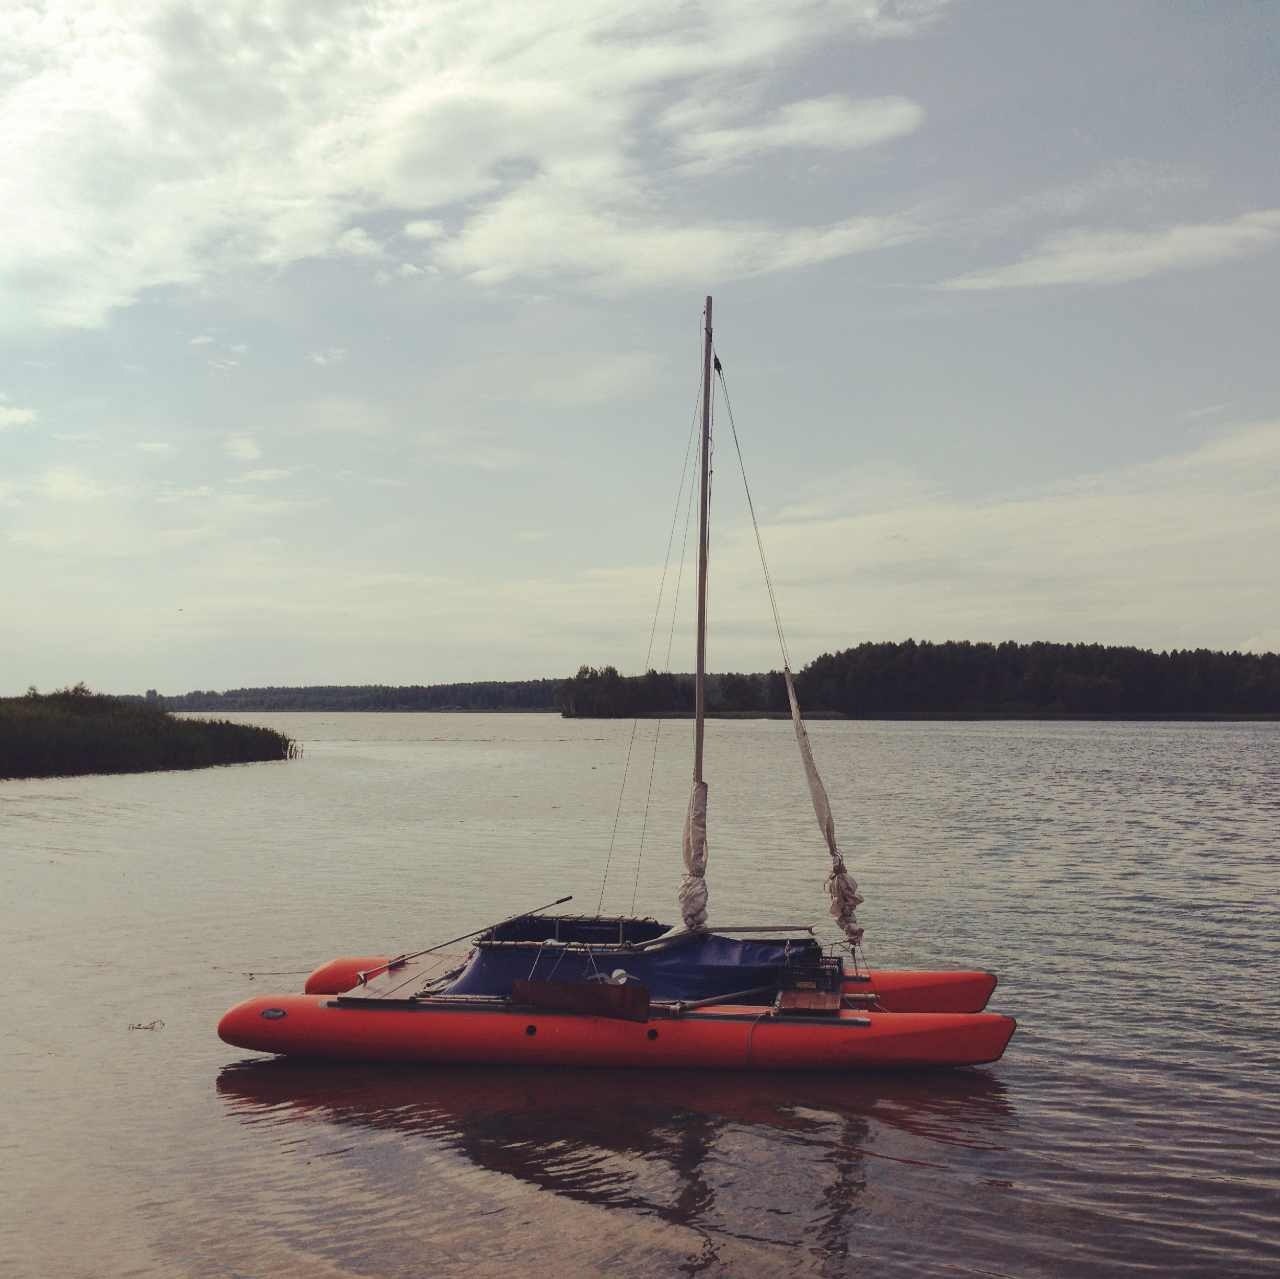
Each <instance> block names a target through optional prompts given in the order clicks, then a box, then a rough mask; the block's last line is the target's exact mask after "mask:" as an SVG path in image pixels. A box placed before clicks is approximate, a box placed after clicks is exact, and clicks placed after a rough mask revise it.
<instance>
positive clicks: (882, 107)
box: [679, 93, 924, 170]
mask: <svg viewBox="0 0 1280 1279" xmlns="http://www.w3.org/2000/svg"><path fill="white" fill-rule="evenodd" d="M923 122H924V110H923V108H922V107H920V106H919V105H918V104H916V103H915V102H912V101H910V100H909V99H907V98H893V97H891V98H867V99H864V100H862V101H854V100H852V99H850V98H847V97H845V96H844V95H843V94H838V93H833V94H829V95H828V96H826V97H822V98H809V99H806V100H805V101H803V102H792V103H788V104H787V105H786V106H784V107H782V108H781V109H780V110H778V111H777V112H775V113H774V115H773V116H771V117H769V118H766V119H763V120H759V121H757V122H756V123H753V124H744V125H735V126H733V127H719V128H703V129H693V130H687V131H683V132H681V133H680V135H679V146H680V148H681V149H682V150H683V151H684V152H685V153H686V154H688V155H689V156H691V157H692V158H693V159H694V160H695V161H697V162H698V167H699V168H701V169H703V170H711V169H715V168H719V167H722V166H724V165H728V164H732V163H734V162H736V161H741V160H745V159H747V158H749V157H751V156H754V155H759V154H760V153H762V152H765V151H776V150H789V149H799V148H804V149H810V150H827V151H851V150H855V149H857V148H859V147H869V146H874V145H876V144H877V143H880V142H887V141H890V140H891V139H893V138H900V137H903V136H905V135H906V134H909V133H914V132H915V130H917V129H918V128H919V127H920V125H921V124H922V123H923Z"/></svg>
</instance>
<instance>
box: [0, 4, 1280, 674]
mask: <svg viewBox="0 0 1280 1279" xmlns="http://www.w3.org/2000/svg"><path fill="white" fill-rule="evenodd" d="M3 23H4V27H5V33H4V37H3V40H0V95H2V96H0V156H3V161H2V162H0V588H2V592H0V691H3V692H10V693H11V692H20V691H21V690H22V689H23V688H25V687H26V686H27V685H28V684H32V683H34V684H36V685H38V686H40V687H41V688H49V687H53V686H57V685H61V684H65V683H68V682H74V681H76V680H80V679H84V680H86V681H88V682H89V683H90V684H91V685H92V686H94V687H98V688H103V689H108V690H114V691H132V690H141V689H144V688H148V687H156V688H159V689H161V690H162V691H167V692H177V691H183V690H186V689H190V688H196V687H199V688H215V687H216V688H224V687H230V686H235V685H241V684H261V683H275V684H300V683H373V682H392V683H410V682H414V683H430V682H438V681H444V680H454V679H472V678H477V679H479V678H486V677H490V678H501V677H520V676H537V675H561V674H566V673H569V672H571V671H572V670H573V669H575V668H576V667H577V666H578V665H579V664H580V663H582V662H592V663H606V662H611V663H614V664H616V665H618V666H619V667H620V668H622V669H624V670H636V669H639V668H640V667H641V664H642V662H643V660H644V656H645V650H646V645H647V643H648V639H649V633H650V626H651V621H652V615H653V608H654V601H655V598H656V594H657V589H658V582H659V575H660V572H661V567H662V562H663V553H664V550H665V547H666V541H667V535H668V531H669V529H670V528H671V520H672V511H673V503H674V501H675V498H676V490H677V484H678V483H679V480H680V466H681V459H682V457H683V455H684V449H685V443H686V439H687V435H688V430H689V424H690V420H691V414H692V411H693V407H694V401H695V397H696V392H697V380H698V361H699V350H698V326H699V321H700V311H701V308H702V299H703V296H704V294H705V293H707V292H711V293H713V294H714V295H715V314H716V319H717V324H716V337H717V349H718V351H719V354H720V356H721V359H722V360H723V361H724V367H725V372H726V375H727V377H728V379H729V388H730V391H731V393H732V396H733V406H734V411H735V413H736V415H737V421H738V427H739V431H740V434H741V438H742V445H743V449H744V451H745V453H746V456H747V462H748V467H749V474H750V478H751V480H752V487H753V493H754V496H755V499H756V505H757V509H758V512H759V514H760V516H761V520H762V524H763V532H764V537H765V542H766V546H767V548H768V551H769V554H770V559H771V567H772V569H773V571H774V575H775V578H776V581H777V586H778V592H779V597H780V603H781V606H782V610H783V617H784V621H785V623H786V625H787V628H788V639H789V641H790V646H791V649H792V653H793V656H794V658H795V660H796V662H797V663H798V664H802V663H803V662H805V661H807V660H809V659H810V658H812V657H813V656H815V655H817V654H818V653H820V652H823V651H829V650H834V649H838V648H844V647H847V646H849V645H851V644H855V643H857V642H859V641H861V640H865V639H902V638H906V637H907V636H914V637H916V638H917V639H920V638H927V639H933V640H945V639H990V640H1001V639H1006V638H1012V639H1019V640H1031V639H1051V640H1063V641H1065V640H1085V641H1094V640H1096V641H1103V642H1108V643H1131V644H1138V645H1143V646H1150V647H1155V648H1165V647H1173V646H1177V647H1186V646H1199V645H1204V646H1211V647H1215V648H1252V649H1277V648H1280V591H1278V590H1277V576H1278V571H1277V564H1278V563H1280V357H1278V355H1277V342H1276V331H1277V325H1276V318H1275V310H1276V301H1277V297H1278V296H1280V287H1278V286H1280V167H1278V163H1277V133H1276V129H1277V121H1280V73H1278V72H1277V67H1278V66H1280V6H1277V5H1275V4H1271V3H1265V2H1263V0H1200V2H1193V0H1151V2H1149V3H1146V2H1143V0H1123V2H1121V3H1117V2H1116V0H1098V2H1091V0H1072V2H1071V3H1066V2H1065V0H1060V2H1059V0H1055V2H1052V3H1051V2H1049V0H1007V2H999V0H955V2H954V3H948V2H947V0H897V2H896V3H895V2H893V0H883V2H876V0H849V2H848V3H831V2H824V0H801V2H798V3H790V2H789V0H746V2H740V3H730V2H728V0H720V2H719V3H716V4H710V3H707V4H701V3H678V4H668V3H658V2H656V0H648V2H647V3H643V4H633V5H628V4H624V3H616V2H612V3H611V2H609V0H575V2H573V3H569V2H568V0H560V2H559V3H556V4H530V3H514V2H513V0H508V3H501V4H498V3H484V2H482V0H474V2H473V0H455V2H453V3H439V4H433V3H425V2H424V0H408V2H405V3H400V2H399V0H380V2H379V3H369V4H358V3H323V2H322V0H252V2H251V3H234V2H221V3H214V4H208V3H204V4H199V5H196V4H171V3H150V2H149V0H128V3H125V2H124V0H95V2H94V3H91V4H90V3H86V4H58V3H48V4H23V3H21V0H18V2H17V3H15V2H14V0H9V3H7V4H5V5H4V16H3ZM726 426H727V418H726V417H725V415H724V413H723V410H721V411H720V414H719V418H718V427H719V428H720V430H721V432H722V433H721V434H720V436H719V443H718V451H717V477H716V489H715V516H716V523H715V529H714V547H713V562H712V575H713V577H712V601H711V603H712V632H711V641H710V661H711V665H712V667H713V668H714V669H722V670H723V669H749V670H750V669H765V668H768V667H770V666H776V665H777V661H778V659H777V652H776V647H775V640H774V638H773V632H772V627H771V624H770V621H769V614H768V603H767V599H766V597H765V595H764V593H763V590H762V587H761V585H760V576H759V568H758V565H757V563H756V561H755V558H754V545H753V543H752V541H751V538H750V530H749V526H748V525H746V524H744V520H745V509H744V504H743V501H742V498H741V484H740V481H739V480H738V478H737V474H736V469H735V463H734V460H733V457H734V455H733V449H732V444H731V441H730V439H729V437H728V434H727V431H726V430H725V429H724V428H725V427H726ZM679 540H680V538H679V533H678V531H677V537H676V542H677V544H678V543H679ZM673 579H674V569H673V572H672V575H671V577H670V578H669V579H668V598H669V597H670V590H671V585H672V581H673ZM688 588H689V577H688V576H686V577H685V579H684V582H683V585H682V588H681V589H682V597H681V604H682V608H681V615H680V619H679V625H678V626H677V629H676V633H675V644H676V648H675V653H674V656H673V658H672V665H673V667H675V668H676V669H689V668H690V667H691V665H692V647H691V641H690V640H689V638H688V633H687V625H686V622H687V618H688V615H689V612H690V610H689V609H688V608H687V607H683V606H685V605H687V604H688V603H689V602H690V601H689V589H688ZM668 628H669V621H667V620H665V619H664V620H663V621H662V623H661V624H660V625H659V627H658V639H657V641H656V644H655V648H656V650H657V651H656V654H655V657H654V659H653V660H654V662H655V664H657V665H659V666H661V665H662V664H663V663H664V660H665V649H666V642H665V639H664V636H665V635H666V634H667V632H668Z"/></svg>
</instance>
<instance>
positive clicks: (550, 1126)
mask: <svg viewBox="0 0 1280 1279" xmlns="http://www.w3.org/2000/svg"><path fill="white" fill-rule="evenodd" d="M217 1089H218V1093H219V1094H220V1096H221V1097H222V1099H223V1100H224V1101H225V1102H226V1103H227V1107H228V1111H229V1113H230V1114H231V1115H233V1116H235V1117H236V1118H238V1119H240V1120H241V1121H242V1122H244V1123H249V1124H255V1125H263V1124H270V1125H279V1126H280V1138H281V1144H282V1145H284V1146H286V1147H287V1148H288V1151H289V1154H290V1157H291V1158H295V1159H296V1156H297V1154H298V1152H299V1146H300V1144H301V1145H302V1147H303V1148H304V1149H305V1146H306V1144H307V1143H306V1140H305V1137H304V1136H303V1135H302V1134H300V1133H299V1129H298V1124H299V1121H303V1122H307V1123H310V1124H314V1125H315V1127H316V1129H319V1130H322V1131H323V1133H324V1139H323V1140H320V1141H317V1142H316V1143H315V1144H316V1145H317V1146H320V1145H326V1146H333V1145H336V1146H337V1147H338V1149H337V1150H336V1151H328V1150H323V1149H316V1150H315V1151H314V1152H313V1154H314V1155H318V1154H329V1153H336V1154H338V1155H340V1156H341V1157H342V1159H343V1160H344V1162H345V1164H346V1166H347V1172H348V1173H351V1172H353V1171H357V1172H362V1173H366V1174H370V1173H371V1174H374V1178H375V1180H374V1181H373V1182H371V1183H370V1182H366V1181H365V1178H364V1177H363V1176H361V1177H360V1179H359V1180H360V1185H359V1186H357V1185H353V1184H351V1182H350V1181H348V1182H347V1185H346V1193H347V1195H348V1198H347V1206H348V1207H350V1206H351V1205H352V1203H353V1202H358V1201H359V1199H360V1190H361V1189H368V1190H370V1193H371V1200H370V1202H369V1204H368V1205H367V1206H368V1207H369V1209H370V1210H371V1212H372V1216H373V1217H374V1218H378V1217H380V1216H381V1215H382V1213H381V1211H380V1209H389V1210H393V1209H394V1208H395V1207H396V1205H395V1204H394V1203H392V1202H388V1196H389V1197H390V1198H391V1199H393V1200H394V1199H397V1198H398V1199H401V1200H402V1201H403V1203H402V1204H401V1205H400V1206H401V1207H403V1208H404V1209H405V1210H406V1211H412V1213H413V1214H414V1216H415V1217H416V1219H417V1222H418V1227H419V1229H423V1228H425V1226H426V1223H427V1219H428V1216H429V1214H431V1213H433V1212H435V1213H437V1214H439V1231H440V1233H439V1235H437V1236H436V1237H434V1238H433V1240H432V1242H433V1243H434V1244H435V1245H436V1246H443V1247H444V1250H445V1251H444V1253H443V1254H442V1255H441V1256H440V1260H441V1261H442V1262H443V1261H444V1260H445V1259H446V1258H447V1255H448V1240H449V1236H450V1232H451V1230H452V1228H453V1227H452V1225H451V1224H450V1223H449V1222H448V1221H447V1220H446V1218H447V1217H448V1215H449V1213H450V1212H455V1211H456V1212H466V1211H467V1210H468V1209H467V1207H466V1206H464V1205H465V1204H470V1206H471V1209H472V1210H473V1211H483V1210H484V1204H483V1202H482V1201H481V1199H477V1198H476V1197H475V1195H474V1191H475V1189H476V1174H477V1173H483V1174H484V1178H485V1180H486V1182H487V1183H489V1184H487V1185H486V1189H487V1190H488V1191H489V1192H490V1193H495V1192H496V1194H497V1195H498V1198H499V1199H501V1198H502V1191H501V1189H500V1188H496V1187H495V1185H494V1184H493V1183H495V1182H496V1183H498V1185H499V1187H500V1185H501V1184H506V1185H510V1183H509V1182H508V1183H503V1181H502V1179H504V1178H514V1179H515V1180H516V1181H517V1182H519V1183H521V1184H523V1185H524V1186H526V1187H534V1188H536V1189H537V1190H539V1191H542V1192H550V1193H551V1194H553V1195H555V1196H557V1197H558V1198H561V1199H564V1200H569V1201H573V1202H575V1203H577V1204H587V1205H592V1206H593V1207H607V1208H610V1209H621V1210H623V1214H624V1215H628V1214H629V1215H631V1216H633V1217H635V1218H637V1219H648V1220H650V1221H652V1220H653V1219H655V1218H656V1219H657V1220H658V1221H659V1222H662V1223H665V1225H666V1226H667V1227H672V1226H678V1227H684V1228H686V1229H687V1230H689V1231H692V1232H693V1236H692V1238H693V1240H694V1244H695V1251H696V1249H697V1240H698V1238H699V1237H700V1239H701V1241H702V1242H701V1245H700V1247H701V1251H702V1252H703V1253H705V1254H706V1255H707V1256H710V1257H714V1259H715V1260H716V1261H718V1262H720V1263H721V1264H724V1263H725V1262H726V1261H727V1260H728V1259H727V1258H725V1257H724V1256H723V1255H722V1249H723V1248H724V1247H726V1246H728V1247H730V1248H731V1249H732V1247H733V1246H734V1244H735V1242H736V1243H738V1244H744V1245H745V1246H746V1247H747V1249H748V1252H747V1254H746V1255H747V1257H755V1259H756V1260H759V1261H764V1260H768V1259H770V1258H772V1257H773V1255H774V1254H773V1252H772V1251H771V1248H772V1246H782V1247H784V1248H786V1249H787V1250H788V1253H790V1252H791V1250H793V1249H795V1248H796V1247H797V1245H799V1246H800V1247H802V1248H803V1250H804V1255H805V1256H807V1257H808V1258H809V1262H810V1264H812V1262H813V1259H814V1258H815V1257H822V1258H829V1259H832V1260H838V1259H839V1258H840V1257H843V1256H846V1255H851V1254H852V1253H854V1249H855V1245H856V1239H855V1234H856V1226H857V1223H858V1222H859V1221H863V1220H865V1219H866V1216H867V1212H866V1208H865V1205H864V1195H865V1193H866V1192H867V1189H868V1186H869V1185H871V1186H873V1187H874V1189H875V1192H876V1193H875V1194H874V1195H873V1196H872V1198H873V1199H874V1200H875V1205H876V1206H875V1207H874V1208H873V1210H872V1215H873V1216H874V1215H876V1214H878V1213H881V1212H888V1213H889V1214H890V1215H892V1214H893V1212H894V1208H893V1205H894V1204H897V1203H898V1202H900V1198H899V1195H898V1194H895V1193H894V1188H895V1185H896V1187H897V1189H898V1190H899V1191H905V1190H906V1187H905V1186H904V1185H903V1184H902V1182H903V1181H904V1180H906V1179H909V1180H910V1181H911V1183H912V1184H911V1187H910V1195H911V1196H912V1197H918V1195H919V1194H920V1191H921V1189H922V1187H921V1185H920V1184H918V1183H919V1182H920V1180H921V1178H926V1179H927V1178H934V1179H938V1180H939V1183H940V1184H939V1186H938V1193H939V1195H946V1196H947V1197H951V1196H953V1195H954V1191H955V1185H954V1182H953V1180H952V1177H953V1174H954V1173H955V1171H956V1169H957V1165H959V1166H961V1167H962V1168H965V1169H968V1170H969V1171H974V1170H973V1169H972V1168H971V1167H970V1165H972V1164H973V1163H974V1162H977V1163H978V1164H981V1163H982V1162H983V1161H984V1158H985V1159H986V1160H989V1159H990V1158H991V1152H992V1151H993V1150H999V1149H1000V1147H1001V1146H1002V1144H1003V1143H1002V1140H1001V1134H1002V1131H1003V1130H1004V1129H1005V1128H1006V1127H1007V1126H1008V1124H1009V1123H1010V1122H1011V1111H1010V1106H1009V1103H1008V1101H1007V1099H1006V1095H1005V1090H1004V1088H1003V1086H1002V1085H1001V1083H1000V1082H999V1081H998V1080H997V1079H995V1078H993V1077H992V1076H990V1075H988V1074H986V1073H985V1072H982V1071H979V1070H972V1071H968V1070H960V1071H950V1072H944V1073H940V1072H929V1073H919V1074H914V1073H902V1072H899V1073H896V1074H892V1075H890V1074H860V1075H858V1076H856V1077H855V1078H852V1079H851V1078H850V1077H849V1076H848V1075H840V1076H835V1075H823V1074H816V1075H804V1076H800V1077H797V1076H796V1075H795V1074H785V1075H784V1074H778V1075H770V1074H761V1075H754V1076H745V1075H733V1074H721V1075H717V1076H715V1077H714V1078H708V1076H707V1075H706V1074H705V1073H703V1072H696V1071H689V1072H676V1071H670V1072H643V1071H577V1070H565V1069H553V1070H511V1069H505V1068H478V1069H461V1068H457V1069H454V1068H438V1069H430V1070H423V1069H405V1068H388V1067H376V1066H356V1067H353V1066H350V1065H344V1066H333V1065H324V1064H321V1063H306V1062H299V1061H292V1060H271V1061H252V1062H246V1063H243V1064H240V1065H236V1066H231V1067H228V1068H226V1069H224V1070H223V1071H222V1073H221V1074H220V1075H219V1076H218V1081H217ZM335 1125H336V1126H337V1127H338V1128H339V1129H341V1133H340V1137H339V1140H338V1141H337V1142H336V1143H335V1142H334V1140H333V1138H334V1133H333V1126H335ZM360 1131H362V1132H363V1134H364V1138H361V1137H359V1136H357V1139H356V1141H355V1143H352V1141H351V1136H352V1134H353V1133H358V1132H360ZM258 1135H259V1137H260V1136H261V1128H259V1134H258ZM314 1135H316V1136H319V1133H317V1134H314ZM388 1139H391V1141H390V1144H391V1146H392V1147H393V1148H392V1149H388ZM458 1156H462V1157H463V1159H464V1160H465V1161H466V1164H467V1165H469V1167H470V1174H471V1178H472V1181H471V1186H470V1191H469V1192H468V1193H467V1194H466V1195H465V1197H464V1198H463V1200H462V1201H461V1202H460V1203H459V1205H458V1207H457V1208H451V1207H450V1206H449V1194H448V1190H447V1186H446V1183H447V1182H449V1180H450V1178H449V1175H448V1172H447V1169H446V1168H445V1167H444V1165H446V1164H448V1163H454V1164H456V1163H457V1161H458V1159H457V1157H458ZM297 1162H298V1163H299V1164H301V1163H302V1162H303V1161H302V1160H298V1161H297ZM311 1171H312V1170H311V1169H308V1173H311ZM979 1171H980V1170H979ZM494 1174H497V1175H498V1176H497V1177H496V1178H495V1177H494ZM300 1180H301V1178H300ZM454 1181H455V1184H456V1173H455V1175H454ZM305 1184H307V1185H308V1187H314V1186H315V1182H314V1180H311V1181H308V1182H306V1183H305ZM926 1189H927V1188H926ZM442 1190H443V1191H444V1197H443V1198H442V1197H441V1191H442ZM886 1194H887V1198H886ZM481 1198H483V1197H481ZM323 1199H324V1195H323V1193H322V1194H321V1199H320V1201H319V1202H317V1203H316V1208H317V1211H319V1210H321V1208H322V1207H323ZM540 1202H541V1201H540ZM490 1210H491V1211H494V1212H498V1209H497V1208H491V1209H490ZM919 1211H920V1204H919V1202H918V1199H917V1201H916V1202H914V1203H913V1204H912V1205H911V1209H910V1212H911V1215H912V1216H915V1215H917V1214H918V1213H919ZM614 1219H615V1214H613V1213H611V1214H610V1220H611V1221H612V1220H614ZM504 1220H509V1218H496V1219H495V1220H494V1221H493V1225H492V1229H493V1231H496V1232H501V1231H502V1230H504V1229H508V1228H509V1227H508V1226H505V1225H504V1224H502V1222H503V1221H504ZM883 1224H886V1225H887V1224H889V1223H888V1222H884V1223H883ZM897 1224H898V1225H901V1224H902V1223H901V1222H898V1223H897ZM344 1229H345V1230H347V1231H350V1229H351V1225H350V1223H349V1222H348V1223H346V1224H345V1225H344ZM353 1242H355V1241H354V1240H349V1243H353ZM543 1244H544V1245H545V1244H546V1240H545V1239H544V1240H543ZM511 1247H512V1248H513V1249H515V1250H516V1252H518V1251H519V1250H520V1249H521V1248H522V1247H523V1248H531V1247H532V1245H531V1242H530V1241H529V1240H528V1239H524V1240H521V1239H519V1238H517V1239H514V1240H512V1241H511ZM628 1247H629V1245H628ZM761 1249H763V1252H761ZM357 1250H359V1249H358V1248H357ZM792 1259H793V1261H799V1260H800V1258H799V1257H798V1256H795V1257H793V1258H792ZM704 1260H705V1258H704ZM696 1262H697V1258H696V1256H695V1257H693V1258H692V1260H691V1264H695V1267H696ZM620 1264H621V1270H622V1271H626V1270H627V1264H626V1258H625V1257H623V1258H620ZM636 1272H637V1273H639V1272H640V1267H637V1270H636Z"/></svg>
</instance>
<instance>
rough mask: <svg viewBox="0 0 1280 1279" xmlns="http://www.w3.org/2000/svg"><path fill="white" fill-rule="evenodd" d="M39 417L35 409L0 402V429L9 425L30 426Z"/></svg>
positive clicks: (2, 429)
mask: <svg viewBox="0 0 1280 1279" xmlns="http://www.w3.org/2000/svg"><path fill="white" fill-rule="evenodd" d="M37 417H39V414H38V413H37V412H36V411H35V409H19V408H14V407H12V406H11V405H8V404H0V431H5V430H8V428H9V427H11V426H30V425H31V423H32V422H34V421H35V420H36V418H37Z"/></svg>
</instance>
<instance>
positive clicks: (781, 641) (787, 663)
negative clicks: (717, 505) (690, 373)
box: [716, 356, 791, 671]
mask: <svg viewBox="0 0 1280 1279" xmlns="http://www.w3.org/2000/svg"><path fill="white" fill-rule="evenodd" d="M716 375H717V376H718V377H719V379H720V389H721V391H723V392H724V406H725V408H726V409H728V411H729V430H730V432H731V433H732V435H733V447H734V449H735V450H736V451H737V454H738V470H739V472H740V473H741V475H742V488H743V491H744V492H745V493H746V495H747V510H748V511H749V512H750V514H751V527H752V529H753V531H754V532H755V535H756V550H758V551H759V552H760V567H761V569H763V570H764V584H765V587H766V588H767V589H768V591H769V607H770V608H771V609H772V610H773V626H774V630H776V631H777V632H778V646H779V648H781V650H782V663H783V666H784V667H785V668H786V669H787V670H788V671H789V670H790V669H791V654H790V653H789V652H788V651H787V637H786V636H785V635H784V634H783V633H782V615H781V614H780V613H779V612H778V597H777V595H776V594H775V593H774V589H773V575H772V574H771V573H770V572H769V561H768V559H767V558H766V557H765V553H764V540H763V539H762V538H761V536H760V522H759V521H758V520H757V519H756V504H755V502H753V501H752V500H751V485H750V484H748V483H747V467H746V463H745V462H744V461H743V460H742V445H741V444H740V443H739V442H738V427H737V424H736V423H735V422H734V420H733V401H732V400H730V399H729V384H728V383H727V382H726V381H725V380H724V369H723V368H722V367H721V364H720V359H719V357H718V356H717V357H716Z"/></svg>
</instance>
